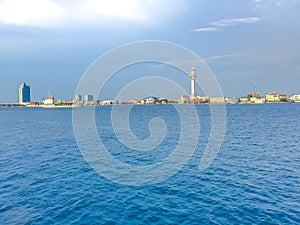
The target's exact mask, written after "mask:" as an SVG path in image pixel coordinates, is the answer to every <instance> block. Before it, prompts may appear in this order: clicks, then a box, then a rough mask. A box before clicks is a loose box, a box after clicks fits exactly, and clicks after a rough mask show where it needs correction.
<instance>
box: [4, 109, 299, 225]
mask: <svg viewBox="0 0 300 225" xmlns="http://www.w3.org/2000/svg"><path fill="white" fill-rule="evenodd" d="M118 107H129V106H118ZM179 107H186V106H184V105H182V106H179ZM196 107H197V112H198V114H199V119H200V134H199V143H198V145H197V147H196V149H195V152H194V154H193V156H192V157H191V159H190V160H189V161H188V163H187V164H186V165H185V166H184V167H183V168H182V169H181V170H180V171H179V172H178V173H176V174H175V175H173V176H171V177H169V178H168V179H167V180H165V181H163V182H160V183H156V184H152V185H147V186H126V185H122V184H119V183H116V182H114V181H111V180H109V179H106V178H105V177H103V176H102V175H101V174H98V173H97V172H96V171H95V170H93V169H92V168H91V166H90V165H89V164H88V163H87V162H86V161H85V160H84V157H83V155H82V154H81V152H80V150H79V148H78V146H77V143H76V140H75V137H74V134H73V127H72V109H42V108H5V109H4V108H2V109H0V154H1V156H0V224H299V223H300V132H299V128H300V104H266V105H227V106H226V111H227V127H226V132H225V138H224V141H223V144H222V146H221V149H220V152H219V154H218V155H217V157H216V158H215V160H214V161H213V162H212V164H211V165H210V167H209V168H208V169H206V170H205V171H202V172H201V171H199V168H198V166H199V162H200V159H201V157H202V154H203V152H204V150H205V147H206V145H207V142H208V140H209V137H210V131H211V125H210V123H211V118H210V117H211V116H210V110H209V106H208V105H197V106H196ZM110 112H111V107H110V106H108V107H96V108H95V115H96V116H95V121H96V126H97V131H98V134H99V139H100V140H101V141H102V142H103V144H104V145H105V146H106V149H107V150H108V151H109V153H110V154H111V155H112V156H113V157H114V158H115V159H117V160H119V161H122V162H124V163H127V164H132V165H135V166H144V165H150V164H153V163H156V162H160V161H162V160H164V158H166V157H168V155H170V154H171V153H172V151H173V150H174V149H175V147H176V145H177V144H178V143H179V141H178V140H179V137H180V132H181V129H180V123H181V121H180V116H179V115H178V114H177V113H176V110H175V109H174V107H173V106H172V105H149V106H134V107H133V108H132V109H131V113H130V120H129V121H130V128H131V132H132V133H133V134H134V135H135V136H136V137H137V138H140V139H146V138H147V137H149V136H150V135H151V132H150V130H149V122H150V120H151V118H154V117H160V118H161V119H162V120H164V121H165V124H166V128H167V133H166V136H165V139H164V140H163V141H162V142H161V143H160V146H159V147H157V148H156V149H154V150H152V151H145V152H143V151H135V150H132V149H130V148H127V147H126V146H124V145H122V143H121V142H120V141H119V140H118V138H117V136H116V134H115V133H114V132H115V131H114V129H113V127H112V125H111V123H110Z"/></svg>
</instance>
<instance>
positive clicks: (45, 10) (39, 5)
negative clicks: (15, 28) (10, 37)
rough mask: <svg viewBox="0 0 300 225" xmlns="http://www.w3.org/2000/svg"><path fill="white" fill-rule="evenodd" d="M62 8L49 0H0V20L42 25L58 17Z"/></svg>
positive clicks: (19, 23)
mask: <svg viewBox="0 0 300 225" xmlns="http://www.w3.org/2000/svg"><path fill="white" fill-rule="evenodd" d="M63 13H64V9H63V8H62V7H61V6H60V5H58V4H57V3H55V2H54V1H51V0H26V1H24V0H23V1H22V0H4V1H0V22H2V23H4V24H17V25H37V26H39V25H43V24H47V25H48V24H49V23H51V22H53V21H54V20H56V19H58V18H60V17H61V16H62V15H63Z"/></svg>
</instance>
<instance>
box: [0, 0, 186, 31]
mask: <svg viewBox="0 0 300 225" xmlns="http://www.w3.org/2000/svg"><path fill="white" fill-rule="evenodd" d="M184 6H185V4H184V2H183V1H182V0H165V1H160V0H143V1H140V0H73V1H58V0H0V23H4V24H17V25H28V26H49V25H53V24H54V25H64V24H66V23H72V24H74V23H77V22H84V23H85V22H86V23H91V22H92V23H107V21H109V22H112V21H116V20H123V21H134V22H154V21H156V22H163V21H165V20H166V19H167V18H168V16H170V15H176V13H178V12H179V11H182V10H183V9H184V8H185V7H184Z"/></svg>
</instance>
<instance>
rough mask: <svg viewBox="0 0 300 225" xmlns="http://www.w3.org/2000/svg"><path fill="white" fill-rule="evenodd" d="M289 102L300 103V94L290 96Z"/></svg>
mask: <svg viewBox="0 0 300 225" xmlns="http://www.w3.org/2000/svg"><path fill="white" fill-rule="evenodd" d="M290 101H291V102H297V103H300V94H296V95H292V96H291V97H290Z"/></svg>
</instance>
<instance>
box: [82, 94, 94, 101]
mask: <svg viewBox="0 0 300 225" xmlns="http://www.w3.org/2000/svg"><path fill="white" fill-rule="evenodd" d="M84 101H85V102H92V101H94V98H93V95H85V96H84Z"/></svg>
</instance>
